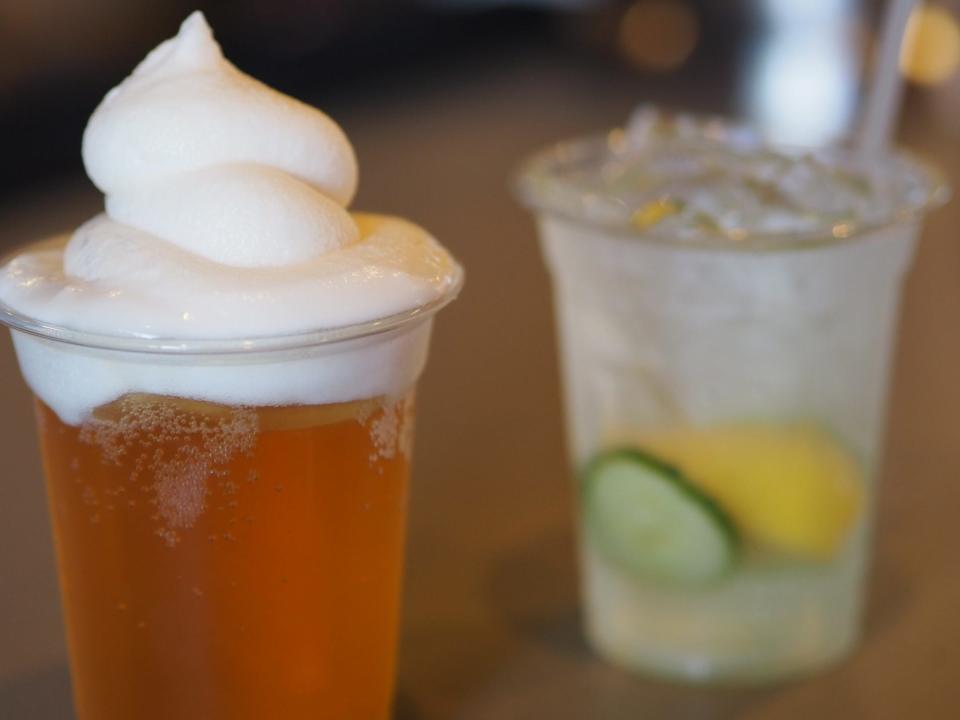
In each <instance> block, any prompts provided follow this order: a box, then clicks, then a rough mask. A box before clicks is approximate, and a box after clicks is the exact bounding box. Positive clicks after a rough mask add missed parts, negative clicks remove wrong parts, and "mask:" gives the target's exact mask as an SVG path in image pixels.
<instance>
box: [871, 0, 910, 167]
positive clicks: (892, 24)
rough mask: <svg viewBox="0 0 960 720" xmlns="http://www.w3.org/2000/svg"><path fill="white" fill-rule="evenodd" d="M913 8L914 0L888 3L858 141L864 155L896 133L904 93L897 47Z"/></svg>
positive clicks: (880, 145)
mask: <svg viewBox="0 0 960 720" xmlns="http://www.w3.org/2000/svg"><path fill="white" fill-rule="evenodd" d="M916 4H917V0H890V2H889V3H888V6H887V13H886V17H885V18H884V21H883V28H882V29H881V33H882V34H881V36H880V44H879V46H878V50H877V52H876V54H875V57H874V71H873V77H872V78H871V83H870V87H869V88H868V91H867V92H868V94H867V99H866V103H865V107H864V112H863V120H862V123H861V125H860V136H859V138H858V139H857V146H858V147H859V148H860V150H861V152H862V153H864V154H865V155H872V154H874V153H877V152H879V151H881V150H883V149H884V148H885V147H887V146H888V145H889V144H890V142H891V141H892V140H893V135H894V133H895V132H896V125H897V118H898V115H899V109H900V97H901V95H902V91H903V83H902V81H901V77H900V67H899V61H900V44H901V43H902V42H903V35H904V32H905V30H906V27H907V21H908V20H909V19H910V13H911V12H913V9H914V7H915V6H916Z"/></svg>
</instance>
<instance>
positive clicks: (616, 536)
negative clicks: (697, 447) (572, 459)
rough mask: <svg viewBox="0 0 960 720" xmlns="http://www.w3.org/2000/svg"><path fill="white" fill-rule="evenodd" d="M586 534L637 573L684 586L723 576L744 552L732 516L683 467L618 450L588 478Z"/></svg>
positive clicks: (598, 461)
mask: <svg viewBox="0 0 960 720" xmlns="http://www.w3.org/2000/svg"><path fill="white" fill-rule="evenodd" d="M583 478H584V479H583V493H584V512H585V513H586V525H587V531H588V532H589V533H590V535H591V537H592V538H593V540H594V541H595V543H596V545H597V547H598V548H599V549H600V551H601V552H602V553H603V554H604V556H605V557H606V558H607V559H608V560H610V561H611V562H613V563H615V564H616V565H617V566H619V567H621V568H622V569H624V570H626V571H628V572H630V573H632V574H634V575H636V576H638V577H648V578H650V579H657V580H663V581H669V582H674V583H681V584H698V583H705V582H708V581H710V580H714V579H716V578H718V577H721V576H722V575H723V574H724V573H726V572H727V571H728V570H729V569H730V568H731V567H732V566H733V564H734V562H735V561H736V557H737V551H738V545H739V542H738V537H737V532H736V528H735V526H734V524H733V522H732V521H731V519H730V517H729V515H727V513H726V512H725V511H724V510H723V508H721V507H720V506H719V505H718V504H717V503H716V502H714V501H713V500H712V499H711V498H710V497H709V496H708V495H705V494H704V493H703V492H702V491H701V490H699V489H698V488H697V487H696V486H694V485H693V484H691V482H690V481H689V480H687V479H686V478H685V477H684V476H683V474H682V473H681V472H680V471H679V470H677V469H676V468H674V467H672V466H670V465H668V464H666V463H664V462H662V461H661V460H658V459H657V458H655V457H652V456H651V455H648V454H647V453H644V452H640V451H638V450H634V449H617V450H612V451H608V452H604V453H602V454H600V455H598V456H597V457H596V458H594V459H593V460H592V461H591V462H590V463H589V464H588V465H587V467H586V470H585V471H584V475H583Z"/></svg>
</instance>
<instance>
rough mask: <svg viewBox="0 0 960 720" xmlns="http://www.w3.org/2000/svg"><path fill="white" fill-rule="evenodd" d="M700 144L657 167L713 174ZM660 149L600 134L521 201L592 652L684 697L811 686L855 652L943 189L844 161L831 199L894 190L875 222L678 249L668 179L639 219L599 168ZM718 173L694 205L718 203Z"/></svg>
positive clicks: (839, 156)
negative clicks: (905, 355) (562, 416)
mask: <svg viewBox="0 0 960 720" xmlns="http://www.w3.org/2000/svg"><path fill="white" fill-rule="evenodd" d="M707 130H708V131H709V132H704V133H703V134H699V135H696V136H695V137H690V136H689V132H688V134H687V137H686V138H680V139H675V140H672V141H671V143H672V145H671V148H672V149H671V151H670V152H671V153H672V159H671V161H670V162H669V163H667V164H665V165H664V164H662V163H661V164H660V165H657V164H658V163H659V162H660V161H659V160H656V159H655V158H654V157H653V155H650V160H649V163H650V165H649V166H650V167H654V166H658V167H661V168H663V167H668V168H669V167H672V168H674V170H675V171H676V172H678V173H680V175H682V174H683V173H684V172H686V170H684V168H685V167H686V163H687V161H690V162H693V163H700V162H703V161H704V157H705V156H706V155H710V156H711V157H712V156H714V155H715V154H716V153H717V152H720V153H721V154H722V152H723V151H724V150H725V147H724V145H725V143H726V142H727V140H726V139H725V138H724V135H723V133H722V132H720V131H718V129H717V128H716V127H715V126H708V128H707ZM754 150H755V151H756V152H767V151H765V150H761V149H759V148H754ZM657 151H658V148H657V146H656V144H655V143H654V144H652V145H648V146H645V147H641V148H637V147H630V143H629V142H627V141H626V140H625V137H624V134H623V133H622V132H619V131H615V132H614V133H611V134H610V135H609V136H607V137H603V138H596V139H591V140H585V141H575V142H571V143H566V144H563V145H560V146H558V147H555V148H552V149H549V150H547V151H546V152H544V153H541V154H540V155H537V156H536V157H534V158H533V159H532V160H530V161H529V162H528V163H527V164H526V166H525V167H524V168H523V170H522V173H521V175H520V177H519V182H518V189H519V194H520V196H521V198H522V201H523V202H524V203H525V204H526V205H527V206H529V207H530V208H531V209H532V210H533V211H534V213H535V215H536V220H537V225H538V228H539V233H540V240H541V245H542V250H543V253H544V256H545V259H546V264H547V266H548V268H549V270H550V273H551V276H552V280H553V290H554V307H555V312H556V324H557V329H558V335H559V354H560V363H561V366H562V377H563V383H564V394H565V407H566V426H567V436H568V443H569V451H570V455H571V462H572V465H573V468H574V474H575V484H576V492H577V497H578V499H579V511H578V517H579V533H580V543H579V549H580V552H579V555H580V567H581V581H582V596H583V614H584V620H585V625H586V632H587V635H588V637H589V641H590V643H591V644H592V646H593V647H594V649H595V650H596V651H597V652H598V653H599V654H600V655H601V656H603V657H605V658H608V659H609V660H611V661H613V662H615V663H617V664H619V665H622V666H626V667H628V668H632V669H635V670H638V671H643V672H646V673H652V674H656V675H663V676H668V677H672V678H679V679H683V680H688V681H762V680H769V679H774V678H782V677H786V676H791V675H795V674H798V673H805V672H809V671H813V670H816V669H818V668H821V667H823V666H825V665H828V664H830V663H832V662H834V661H836V660H838V659H839V658H841V657H843V656H844V655H846V654H847V653H849V652H850V651H851V649H852V648H853V647H854V646H855V643H856V641H857V637H858V633H859V631H860V627H861V616H862V614H863V613H862V606H863V600H864V589H863V588H864V581H865V576H866V574H867V566H868V559H869V546H870V529H871V525H872V523H873V507H874V504H875V501H874V498H875V493H876V475H877V470H878V467H879V464H880V460H881V451H882V442H883V429H884V405H885V398H886V395H887V387H888V379H889V371H890V362H891V356H892V350H893V347H894V339H895V331H896V325H897V315H898V306H899V298H900V288H901V285H902V280H903V277H904V274H905V272H906V271H907V269H908V266H909V264H910V262H911V258H912V256H913V252H914V246H915V243H916V239H917V235H918V232H919V229H920V222H921V219H922V215H923V214H924V212H925V211H926V210H927V209H929V208H930V207H931V206H934V205H937V204H939V203H940V202H942V201H943V200H944V199H945V197H946V189H945V188H944V187H943V185H942V183H941V182H940V181H939V179H938V177H937V176H936V174H935V173H932V172H930V171H928V170H927V169H925V168H923V167H922V166H920V165H919V164H917V163H916V162H915V161H913V160H911V159H910V158H908V157H906V156H904V155H901V154H891V155H888V156H884V157H877V158H873V159H871V160H870V161H869V162H864V161H863V160H862V159H858V158H856V157H854V156H849V157H848V156H845V155H844V154H843V152H842V151H839V150H837V151H831V152H828V153H827V156H829V157H831V158H832V159H833V161H835V162H836V163H837V167H838V168H839V172H842V171H843V170H844V168H847V167H848V166H849V168H850V175H849V176H848V177H846V181H850V182H856V173H857V172H859V171H860V170H863V171H865V172H869V173H870V174H874V176H875V177H879V176H883V177H886V178H887V179H888V180H889V179H890V178H893V179H895V180H896V179H898V178H901V177H902V178H904V180H903V183H902V187H894V190H892V191H888V195H891V196H892V197H893V198H894V200H895V203H896V204H895V206H893V207H889V208H887V209H886V211H884V212H883V213H882V221H877V222H863V223H859V224H856V223H851V222H846V221H842V222H841V221H837V222H835V223H831V222H827V221H824V220H822V219H820V220H817V221H815V222H814V223H813V227H812V228H810V229H805V230H802V231H800V230H794V231H781V232H776V231H764V232H744V231H740V230H737V229H736V228H734V229H730V228H721V227H719V226H718V224H716V223H711V222H710V218H705V219H704V227H701V228H697V229H695V231H694V232H690V233H685V232H684V233H679V232H677V231H675V230H669V229H664V228H665V227H666V225H667V224H666V223H664V222H661V219H662V218H663V217H665V216H666V215H669V214H670V213H675V212H680V210H681V209H680V207H679V206H678V205H677V204H676V203H674V201H673V200H671V199H670V197H671V193H672V192H673V191H674V190H675V189H676V183H677V182H679V183H680V184H681V185H682V184H683V182H684V180H683V179H682V178H681V179H680V180H677V179H676V178H673V179H672V180H671V182H673V183H674V185H671V184H670V183H664V184H663V187H662V188H661V187H660V186H659V185H657V183H656V182H654V183H653V184H652V186H649V187H647V188H646V190H647V191H649V192H646V191H645V192H646V194H645V195H644V197H646V198H648V200H649V198H651V197H658V199H657V200H654V201H649V203H648V204H647V205H644V206H641V207H639V208H638V209H636V210H634V209H633V208H630V207H623V200H622V197H620V198H619V199H618V198H615V197H612V196H611V195H610V194H605V193H606V191H605V189H604V185H603V182H604V180H603V179H602V178H603V172H604V170H603V169H604V168H605V167H608V166H609V165H610V164H611V163H616V162H619V161H622V160H623V159H624V158H627V157H632V156H634V155H635V156H636V157H637V158H640V160H639V161H638V163H637V166H638V167H640V168H641V175H642V174H643V172H642V170H643V168H644V167H646V165H645V163H646V162H647V160H645V159H644V158H646V157H647V155H645V154H651V153H653V154H655V153H656V152H657ZM791 158H794V159H791ZM798 158H800V155H799V154H797V155H791V154H789V153H788V154H786V155H784V160H783V163H784V166H783V172H784V173H787V172H789V171H790V169H791V163H794V162H799V161H800V160H799V159H798ZM710 162H713V160H710ZM717 168H719V170H718V169H717ZM858 169H859V170H858ZM654 172H656V171H654ZM660 172H663V171H662V170H660ZM667 172H672V171H670V170H668V171H667ZM711 172H712V175H710V179H708V180H707V181H706V183H707V185H706V190H707V191H712V190H714V189H716V188H723V187H724V185H726V186H727V187H726V188H724V190H723V191H724V192H728V191H731V190H730V188H729V184H730V183H731V182H732V176H731V175H729V174H727V173H725V172H724V170H723V166H722V163H721V164H719V165H717V166H716V167H714V168H713V170H712V171H711ZM908 176H909V178H910V179H909V181H908V180H907V179H906V178H907V177H908ZM647 181H649V177H648V178H647V179H646V180H638V181H637V182H647ZM767 190H769V188H767ZM661 191H662V193H663V194H662V195H658V193H660V192H661ZM758 192H759V191H758ZM771 192H773V191H771ZM777 201H779V198H774V202H777ZM631 211H632V214H631ZM616 453H621V455H619V456H618V455H616ZM611 457H614V458H615V459H616V458H619V460H618V462H619V463H620V464H619V465H617V464H616V463H612V464H611V460H610V458H611ZM624 457H626V458H627V460H623V458H624ZM604 463H607V464H606V465H605V464H604ZM598 468H599V469H598ZM611 468H613V469H611ZM617 468H619V470H618V469H617ZM624 468H626V469H624ZM601 471H602V472H601ZM617 472H619V473H620V474H619V475H618V476H616V477H613V476H614V475H616V473H617ZM664 493H665V494H666V495H667V496H668V497H667V499H666V500H663V498H662V494H664ZM698 528H699V529H698ZM698 532H699V533H701V535H697V533H698ZM658 533H659V534H658ZM698 543H699V544H698ZM671 553H672V554H671Z"/></svg>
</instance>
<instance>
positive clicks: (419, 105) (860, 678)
mask: <svg viewBox="0 0 960 720" xmlns="http://www.w3.org/2000/svg"><path fill="white" fill-rule="evenodd" d="M470 78H471V79H470V81H469V82H463V83H461V82H455V81H450V79H449V78H447V79H446V80H445V79H443V77H442V74H441V75H439V76H438V77H435V78H434V79H432V80H430V81H424V82H423V83H422V84H421V85H420V86H419V87H418V88H416V89H415V91H412V92H411V91H409V89H408V90H407V91H405V93H404V94H402V95H401V94H399V93H395V92H392V90H391V88H390V87H389V86H386V87H381V88H378V89H377V91H376V92H375V93H372V94H368V95H363V96H359V95H358V96H356V97H349V98H345V99H335V100H334V102H333V104H332V105H331V104H330V103H325V102H324V99H323V98H313V100H315V101H316V102H317V103H318V104H319V105H321V107H324V108H325V109H328V110H329V111H330V112H331V114H333V115H334V117H336V118H337V119H338V121H340V122H341V123H342V125H343V126H344V128H345V129H346V131H347V134H348V135H349V136H350V138H351V139H352V141H353V142H354V144H355V146H356V148H357V152H358V155H359V160H360V167H361V191H360V195H359V198H358V201H357V202H356V203H355V205H356V206H357V207H361V208H370V209H376V210H378V211H384V212H394V213H397V214H402V215H405V216H408V217H411V218H414V219H416V220H417V221H418V222H420V223H422V224H423V225H424V226H426V227H427V228H429V229H430V230H431V231H432V232H433V233H434V234H435V235H436V236H437V237H439V238H440V239H441V240H442V241H443V242H444V243H445V244H446V245H447V246H448V247H449V248H451V250H452V251H453V252H454V253H455V254H456V255H457V256H458V258H459V259H460V260H461V261H462V262H463V263H464V265H465V266H466V268H467V284H466V288H465V290H464V292H463V294H462V296H461V298H460V299H459V300H458V301H457V302H456V303H455V304H454V305H452V306H451V307H450V308H449V309H448V310H445V311H444V312H443V313H442V314H441V315H440V317H439V319H438V322H437V325H436V332H435V337H434V344H433V348H432V354H431V359H430V363H429V366H428V368H427V372H426V375H425V377H424V380H423V381H422V383H421V391H420V396H419V402H418V407H419V418H418V430H417V434H418V439H417V450H416V459H415V466H414V480H413V487H414V489H413V494H412V499H411V520H410V531H409V542H408V548H407V557H408V567H407V575H406V590H405V597H404V623H403V632H402V642H401V651H400V667H399V681H398V696H397V705H396V716H397V718H398V720H440V719H448V718H457V719H462V720H474V719H476V720H481V719H488V718H551V719H552V720H562V719H564V718H597V719H599V720H619V719H620V718H624V719H626V718H631V719H632V718H691V719H701V718H703V719H713V718H747V719H750V720H778V719H787V718H808V717H817V718H821V719H822V720H828V719H830V718H871V719H873V718H878V719H883V718H902V717H908V716H916V717H924V718H948V717H955V715H954V714H953V711H955V706H956V702H957V700H960V614H958V613H957V608H958V607H960V572H958V570H960V565H958V562H957V555H956V548H958V547H960V522H958V518H957V517H956V516H955V513H960V483H958V482H957V477H958V476H960V378H958V376H957V370H956V369H957V368H958V367H960V327H958V325H957V323H956V321H955V319H956V318H957V317H958V316H960V243H958V242H957V241H956V238H955V236H954V235H955V232H954V228H956V227H957V225H958V223H960V217H958V216H960V205H957V204H954V205H952V206H948V207H947V208H945V209H943V210H941V211H939V212H937V213H936V214H934V215H933V216H932V217H931V218H930V219H929V221H928V222H927V224H926V231H925V234H924V240H923V242H922V243H921V246H920V249H919V253H918V256H917V258H916V261H915V264H914V267H913V271H912V274H911V275H910V277H909V279H908V281H907V283H906V288H905V291H904V303H903V314H902V323H901V331H900V336H899V343H898V349H897V355H896V365H895V373H894V378H893V388H892V395H891V399H890V403H889V423H888V431H887V442H886V450H885V464H884V470H883V477H882V486H881V487H882V491H881V500H880V520H879V528H878V533H877V543H876V552H875V562H874V567H873V572H872V575H871V580H870V601H869V607H868V616H867V623H866V630H865V635H864V638H863V641H862V643H861V645H860V647H859V649H858V650H857V652H856V653H855V654H854V655H853V656H852V657H850V658H849V659H847V660H846V661H845V662H843V663H842V664H841V665H839V666H837V667H835V668H832V669H830V670H828V671H825V672H823V673H821V674H818V675H816V676H814V677H810V678H807V679H803V680H799V681H795V682H790V683H784V684H780V685H776V686H773V687H764V688H690V687H683V686H678V685H671V684H668V683H663V682H653V681H650V680H645V679H642V678H638V677H635V676H633V675H630V674H628V673H625V672H623V671H621V670H618V669H615V668H613V667H610V666H608V665H606V664H604V663H603V662H601V661H600V660H599V659H597V658H596V657H595V656H593V655H592V654H591V653H590V651H589V650H588V648H587V646H586V643H585V640H584V638H583V635H582V633H581V630H580V626H579V619H578V613H579V607H578V600H577V592H576V586H577V578H576V567H575V562H574V552H573V542H572V506H571V493H570V492H569V477H568V473H567V470H566V467H565V450H564V443H563V435H562V416H561V405H560V397H559V385H558V373H557V367H556V359H555V352H554V329H553V321H552V314H551V305H550V287H549V282H548V278H547V276H546V273H545V270H544V269H543V265H542V263H541V259H540V257H539V251H538V248H537V244H536V242H535V237H534V228H533V224H532V222H531V221H530V219H529V218H528V217H527V216H526V214H525V213H524V211H522V210H521V209H520V208H519V207H517V206H516V204H515V203H514V202H513V200H512V198H511V196H510V194H509V190H508V177H509V174H510V172H511V170H512V168H513V167H514V166H515V164H516V162H517V161H518V159H519V158H520V157H521V156H522V155H523V154H525V153H526V152H528V151H530V150H531V149H534V148H536V147H538V146H542V145H544V144H546V143H549V142H552V141H555V140H559V139H561V138H564V137H568V136H573V135H578V134H582V133H586V132H593V131H597V130H601V129H604V128H606V127H608V126H612V125H614V124H617V123H619V122H621V121H622V119H623V118H625V117H626V116H627V115H628V113H629V111H630V109H631V107H632V106H633V104H634V103H635V101H636V100H638V99H639V98H638V97H637V94H636V92H637V91H636V87H635V85H634V84H633V82H632V80H631V79H630V78H629V77H627V76H624V75H619V74H616V73H609V72H606V71H601V70H600V69H598V68H595V67H593V66H591V65H590V64H589V63H573V62H572V61H571V62H568V63H565V62H564V61H562V60H557V59H556V58H544V57H543V56H541V55H538V54H536V53H531V54H529V55H521V56H518V57H511V58H509V59H492V60H490V61H489V62H488V63H486V64H485V66H484V69H483V70H482V71H478V72H475V73H472V74H471V75H470ZM703 97H704V98H706V97H709V92H706V91H705V92H704V95H703ZM937 101H938V100H937V98H936V97H933V99H931V97H930V96H913V97H911V98H909V101H908V104H907V108H906V114H905V117H904V123H903V127H902V138H901V139H902V141H903V142H904V143H905V144H907V145H910V146H912V147H914V148H916V149H918V150H920V151H921V152H926V153H928V154H930V155H935V156H936V158H937V160H938V162H939V163H940V164H941V165H942V166H944V167H945V168H946V169H947V171H948V173H950V174H953V175H954V176H955V175H956V172H957V171H958V170H960V157H958V155H957V152H956V150H955V148H956V140H957V138H956V134H957V132H958V131H957V130H956V127H950V126H949V125H948V124H947V123H946V121H945V120H943V119H938V118H941V115H942V113H938V112H935V110H936V107H935V106H934V104H933V103H935V102H937ZM698 102H699V99H695V100H691V102H689V103H688V105H692V106H694V107H696V105H697V104H698ZM466 150H469V152H467V151H466ZM100 202H101V201H100V198H99V197H98V196H97V195H96V193H95V192H94V191H93V190H92V189H91V188H89V187H88V186H87V185H85V184H83V183H81V182H79V181H77V182H67V183H64V184H63V185H60V186H56V187H50V188H48V189H46V190H45V191H43V192H40V193H36V192H35V193H32V194H30V195H29V196H24V197H23V198H22V199H17V201H16V202H6V203H5V204H4V205H2V206H0V246H9V245H10V244H13V243H14V242H20V241H24V240H28V239H31V238H34V237H38V236H42V235H44V234H47V233H50V232H53V231H56V230H61V229H66V228H69V227H71V226H74V225H76V224H77V223H78V222H80V221H82V220H83V219H85V218H86V217H88V216H90V215H92V214H93V213H95V212H97V210H98V207H99V203H100ZM0 379H2V384H0V718H4V720H27V719H28V718H29V719H30V720H47V719H53V718H56V719H58V720H61V719H63V718H69V717H71V711H70V701H69V680H68V676H67V672H66V665H65V651H64V645H63V630H62V624H61V620H60V616H59V607H58V598H57V587H56V577H55V570H54V558H53V552H52V548H51V544H50V539H49V526H48V523H47V519H46V508H45V500H44V495H43V485H42V480H41V470H40V466H39V460H38V456H37V449H36V441H35V439H34V435H33V427H32V415H31V406H30V398H29V395H28V393H27V390H26V389H25V387H24V386H23V384H22V382H21V381H20V379H19V377H18V373H17V370H16V364H15V359H14V357H13V353H12V349H11V346H10V342H9V338H7V337H6V336H5V335H4V336H3V337H2V339H0Z"/></svg>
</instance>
